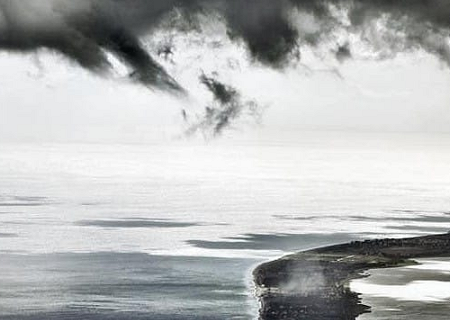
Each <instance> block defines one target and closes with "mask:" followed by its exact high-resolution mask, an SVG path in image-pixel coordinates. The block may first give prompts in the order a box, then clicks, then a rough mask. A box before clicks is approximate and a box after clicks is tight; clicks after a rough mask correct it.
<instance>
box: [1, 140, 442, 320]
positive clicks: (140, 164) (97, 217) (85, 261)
mask: <svg viewBox="0 0 450 320" xmlns="http://www.w3.org/2000/svg"><path fill="white" fill-rule="evenodd" d="M449 194H450V137H449V136H446V135H428V136H422V135H414V134H407V135H399V134H392V135H382V136H380V135H375V134H358V135H348V134H345V135H344V134H336V133H325V134H309V133H305V134H302V135H301V136H299V137H298V138H297V139H295V142H293V141H292V140H291V141H282V142H279V141H275V142H271V143H267V142H265V143H261V142H256V143H236V142H230V141H228V142H226V141H225V142H223V141H222V142H220V143H219V142H217V143H210V144H207V145H198V144H193V143H181V142H177V143H173V144H169V145H92V144H91V145H83V144H40V145H38V144H34V145H26V144H3V145H0V269H1V272H0V297H2V298H1V299H0V318H4V319H9V318H14V319H21V318H23V319H27V318H32V319H36V318H39V317H40V318H42V319H48V318H51V317H54V318H58V319H60V318H73V319H76V318H80V317H83V318H87V319H89V318H93V319H97V318H98V319H100V318H101V319H105V318H108V319H109V318H110V319H128V318H139V317H142V318H145V317H148V316H149V315H151V316H152V319H178V318H179V319H190V318H193V319H194V318H195V319H199V318H201V317H205V318H208V319H213V318H217V319H230V318H236V319H251V318H254V316H255V314H256V310H257V307H258V306H257V304H256V301H255V299H254V298H253V297H252V282H251V275H250V273H251V269H252V267H253V266H254V265H255V264H257V263H259V262H261V261H265V260H267V259H273V258H275V257H278V256H280V255H283V254H285V253H289V252H293V251H296V250H300V249H307V248H311V247H316V246H321V245H327V244H332V243H336V242H346V241H348V240H351V239H359V238H366V237H384V236H405V235H419V234H424V233H438V232H446V231H447V230H450V214H449V207H450V201H449V197H448V195H449Z"/></svg>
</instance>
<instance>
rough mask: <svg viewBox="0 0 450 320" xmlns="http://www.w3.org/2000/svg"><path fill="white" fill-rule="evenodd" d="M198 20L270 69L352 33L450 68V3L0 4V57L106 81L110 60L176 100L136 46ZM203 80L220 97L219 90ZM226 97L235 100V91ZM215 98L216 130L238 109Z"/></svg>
mask: <svg viewBox="0 0 450 320" xmlns="http://www.w3.org/2000/svg"><path fill="white" fill-rule="evenodd" d="M198 16H210V17H211V19H209V21H211V20H214V21H216V20H217V19H219V20H220V21H223V22H224V23H225V25H226V28H227V35H228V37H229V38H230V39H231V40H232V41H234V42H236V43H241V44H243V45H244V46H245V47H246V49H247V51H248V53H249V56H250V57H251V58H252V60H253V61H255V62H259V63H261V64H262V65H265V66H270V67H274V68H282V67H286V66H289V65H291V64H290V63H291V62H292V61H295V60H296V59H298V58H299V57H300V49H301V46H302V45H309V46H319V45H320V44H322V43H325V42H327V41H330V40H331V41H332V40H334V38H335V37H336V34H335V32H336V31H341V32H344V33H347V34H353V35H355V36H356V37H357V38H359V39H360V40H362V41H363V42H364V43H366V44H367V45H369V46H371V47H372V48H373V49H374V51H375V52H376V53H377V57H379V58H389V57H393V56H395V54H397V53H398V52H405V51H412V50H417V49H423V50H426V51H427V52H429V53H431V54H434V55H435V56H437V57H439V58H440V59H441V60H443V61H445V62H446V63H447V64H449V65H450V43H449V32H450V1H448V0H76V1H74V0H20V1H19V0H0V50H1V49H3V50H9V51H18V52H27V51H33V50H37V49H40V48H47V49H50V50H54V51H57V52H59V53H61V54H63V55H64V56H66V57H68V58H70V59H71V60H72V61H75V62H77V63H78V64H79V65H81V66H82V67H84V68H87V69H89V70H91V71H93V72H96V73H100V74H105V75H107V74H108V71H110V70H111V69H112V66H111V63H110V61H109V60H108V54H112V55H114V56H116V57H117V58H119V59H120V60H121V61H122V62H123V63H124V64H125V65H127V66H128V67H129V68H130V76H131V79H133V80H135V81H137V82H138V83H141V84H143V85H145V86H148V87H152V88H159V89H163V90H167V91H170V92H172V93H176V92H178V93H182V92H184V90H183V88H182V87H181V85H179V84H178V83H177V81H176V80H175V79H174V77H173V76H176V75H170V74H169V73H168V72H167V71H166V70H165V69H164V68H163V66H162V65H161V64H160V63H158V61H157V59H156V58H157V57H154V56H152V54H151V53H150V52H151V51H152V50H147V48H145V46H144V45H143V43H142V41H143V40H142V39H143V36H151V35H152V33H153V32H154V31H156V30H159V29H160V28H164V29H167V28H169V29H171V30H177V31H178V34H182V35H183V34H184V33H186V32H189V30H191V29H190V28H189V26H194V25H195V26H197V27H198V25H197V24H198V23H199V20H198V19H196V18H197V17H198ZM308 17H309V18H310V19H311V21H313V23H312V24H313V26H311V23H310V22H308V19H307V18H308ZM179 22H183V23H179ZM186 26H188V27H186ZM200 29H201V28H200ZM152 49H157V48H152ZM349 49H350V46H348V45H342V44H340V45H338V47H337V48H336V50H335V51H334V53H335V55H336V58H337V59H338V60H340V61H343V60H345V59H348V58H351V57H352V56H353V54H352V52H351V51H350V50H349ZM155 52H157V53H158V54H156V56H158V55H159V58H161V56H166V57H167V56H169V55H170V56H173V55H174V51H173V50H172V48H170V50H162V51H161V50H159V49H158V50H155ZM197 67H198V68H199V69H200V67H201V66H197ZM202 82H203V83H204V84H205V85H206V86H207V87H208V89H209V90H210V91H211V92H212V93H213V94H214V95H216V93H217V92H215V90H216V89H217V88H219V87H220V85H217V84H214V83H213V82H212V81H211V80H205V79H203V80H202ZM226 91H228V94H231V96H236V95H235V94H234V93H233V91H234V89H230V88H229V87H227V88H226ZM216 101H217V102H219V104H221V105H222V106H226V107H224V108H223V110H222V111H221V112H220V113H216V111H214V110H215V109H208V110H210V111H207V113H206V119H205V122H210V123H211V124H212V125H213V126H215V129H214V130H216V131H220V130H221V128H223V127H225V126H226V125H227V124H228V123H229V121H230V120H233V118H235V117H236V115H237V114H239V111H238V110H239V107H238V105H237V104H230V103H229V102H226V103H224V102H223V101H221V100H220V97H218V96H216ZM235 107H238V108H235Z"/></svg>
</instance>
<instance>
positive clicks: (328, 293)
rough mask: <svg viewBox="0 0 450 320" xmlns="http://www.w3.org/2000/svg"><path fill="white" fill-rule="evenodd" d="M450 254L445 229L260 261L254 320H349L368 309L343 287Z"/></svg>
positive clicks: (347, 288)
mask: <svg viewBox="0 0 450 320" xmlns="http://www.w3.org/2000/svg"><path fill="white" fill-rule="evenodd" d="M430 257H450V233H447V234H440V235H430V236H423V237H416V238H404V239H377V240H366V241H353V242H351V243H346V244H340V245H334V246H329V247H324V248H319V249H313V250H308V251H304V252H299V253H296V254H292V255H288V256H285V257H282V258H280V259H278V260H275V261H272V262H268V263H264V264H262V265H260V266H258V267H257V268H256V269H255V270H254V271H253V276H254V280H255V283H256V285H257V294H258V297H259V299H260V302H261V308H260V320H275V319H276V320H279V319H286V320H294V319H308V320H354V319H356V318H357V317H358V316H359V315H361V314H363V313H367V312H370V307H369V306H366V305H363V304H362V303H361V298H360V295H359V294H358V293H356V292H353V291H351V290H350V289H349V282H350V280H353V279H357V278H361V277H365V276H367V274H366V273H365V272H366V271H367V270H369V269H377V268H391V267H400V266H406V265H410V264H416V262H415V261H413V260H411V259H413V258H430Z"/></svg>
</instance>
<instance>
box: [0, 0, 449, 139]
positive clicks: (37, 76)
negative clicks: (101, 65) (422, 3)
mask: <svg viewBox="0 0 450 320" xmlns="http://www.w3.org/2000/svg"><path fill="white" fill-rule="evenodd" d="M2 1H4V0H2ZM4 3H5V2H2V3H0V4H4ZM0 20H1V19H0ZM302 21H305V20H302ZM0 22H1V21H0ZM303 24H305V22H303ZM212 25H214V24H212ZM218 25H219V26H215V27H214V26H213V27H212V26H211V25H210V26H209V27H208V28H206V31H205V32H204V33H203V35H202V37H203V40H202V41H203V42H198V43H201V45H198V43H197V45H195V43H196V42H195V41H197V40H198V39H196V38H195V37H194V38H193V37H192V35H182V36H179V37H178V38H176V37H175V40H173V38H171V39H172V40H173V41H175V42H176V44H177V46H176V47H175V49H173V51H171V52H170V57H169V59H159V60H158V61H157V63H158V64H159V65H161V66H162V67H164V69H165V70H164V73H166V72H167V73H168V74H171V76H172V75H173V77H174V78H173V81H174V82H175V81H176V82H177V84H176V85H177V86H178V85H180V86H182V87H183V90H186V91H187V92H188V94H187V95H186V96H180V95H173V94H171V93H170V92H164V90H163V91H161V90H156V89H152V88H151V87H149V86H143V85H136V83H135V82H132V81H129V79H128V74H129V65H126V63H127V61H126V60H125V64H124V63H123V61H122V62H119V61H118V60H117V59H116V58H115V57H114V56H112V55H108V57H107V58H108V61H109V62H110V63H111V65H112V66H113V67H112V70H113V72H112V73H110V74H109V75H108V76H107V77H106V76H104V75H98V74H96V73H94V72H92V70H88V69H86V68H80V66H79V63H78V62H74V61H73V59H71V58H70V57H66V56H64V55H62V54H61V53H59V52H58V50H53V49H42V48H41V47H40V46H37V47H36V48H35V49H33V50H30V51H28V50H27V52H11V51H9V50H7V51H2V52H0V70H2V71H1V73H2V77H1V78H0V140H1V141H119V142H124V141H129V142H144V141H157V140H170V139H174V138H176V137H179V136H183V133H184V131H185V130H186V127H187V126H188V125H187V124H186V123H185V120H184V118H183V111H182V110H185V111H186V110H187V114H188V116H189V117H190V118H189V119H190V120H192V119H194V120H195V119H197V118H198V119H200V118H201V117H202V114H203V113H204V108H205V106H208V105H209V104H211V103H212V102H211V101H213V98H214V96H211V92H208V90H206V88H205V87H204V86H201V84H199V83H198V82H197V81H193V80H192V79H195V80H197V79H198V77H199V75H200V74H201V73H203V72H204V73H205V74H213V75H214V76H216V77H218V78H220V79H221V81H223V82H224V83H226V84H228V85H232V86H233V88H238V89H236V90H238V92H239V97H242V100H244V101H246V100H249V101H250V100H251V101H253V100H254V101H255V102H257V104H258V105H259V106H260V107H259V111H258V113H260V117H256V119H255V117H254V116H245V115H244V116H241V117H239V118H237V119H236V121H234V122H233V123H232V125H231V127H230V128H228V129H227V131H226V132H225V133H224V134H226V135H243V134H244V135H245V134H246V133H252V132H261V131H263V132H264V131H266V132H271V133H273V132H281V131H293V132H295V131H302V130H350V131H380V132H386V131H389V132H391V131H414V132H436V131H437V132H449V131H450V127H449V124H450V90H448V88H449V86H450V69H449V68H448V64H447V63H446V61H445V59H443V58H442V56H441V57H439V56H436V55H435V54H432V53H430V52H426V51H427V50H426V48H425V49H422V48H418V49H415V50H405V51H406V52H405V53H402V52H399V53H397V52H396V53H395V54H393V55H392V57H389V58H383V59H379V57H376V58H375V59H369V57H370V55H367V54H359V55H358V54H356V53H353V52H352V54H351V55H352V57H351V59H336V57H334V56H333V57H323V56H320V54H319V56H320V58H319V57H318V55H317V52H316V51H317V50H316V49H317V48H313V47H312V45H310V46H309V45H304V46H303V47H301V59H300V62H298V61H295V63H294V62H292V63H291V64H290V65H289V66H288V67H287V68H286V67H285V68H278V67H277V68H273V67H271V66H269V67H268V66H267V63H266V62H267V61H265V60H264V59H266V58H267V57H262V58H261V57H259V56H257V57H258V59H260V60H261V63H259V62H255V61H254V59H252V57H251V56H250V54H253V53H252V52H250V53H249V51H248V50H247V49H248V48H247V49H246V47H245V45H243V44H242V43H236V42H233V41H231V40H230V39H227V38H226V35H227V30H225V29H226V27H225V26H220V24H218ZM0 27H1V23H0ZM303 27H305V26H303ZM155 37H156V36H153V37H151V38H145V37H144V38H142V39H140V41H142V43H143V48H144V49H145V50H147V51H152V50H155V47H154V45H155V43H156V42H155V40H154V39H155ZM156 38H157V39H165V38H164V35H160V38H158V37H156ZM205 39H206V45H205V42H204V41H205ZM0 40H1V39H0ZM173 41H172V43H173ZM447 41H448V39H447ZM216 42H220V43H221V45H220V46H216V45H215V44H216ZM193 43H194V45H193ZM352 44H353V48H352V49H353V50H355V51H358V50H359V49H358V45H360V46H362V45H361V43H359V44H358V43H357V42H355V43H352ZM0 47H1V41H0ZM355 48H356V49H355ZM314 50H316V51H314ZM313 51H314V52H315V53H312V52H313ZM359 51H360V52H363V51H364V50H363V49H360V50H359ZM344 58H346V57H344ZM339 60H340V61H339ZM270 63H272V61H270ZM131 66H132V67H134V66H135V65H134V64H131ZM138 76H139V77H140V78H139V80H138V81H142V82H143V83H144V84H147V81H154V80H152V79H150V80H148V79H147V78H146V77H147V76H148V75H146V74H145V75H142V74H139V75H138ZM171 76H170V77H171ZM142 79H143V80H142ZM158 81H159V80H158ZM163 81H166V80H163ZM167 81H172V79H171V80H167ZM160 85H161V84H157V86H160ZM162 86H163V87H167V86H172V82H170V83H169V84H167V83H165V84H162Z"/></svg>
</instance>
